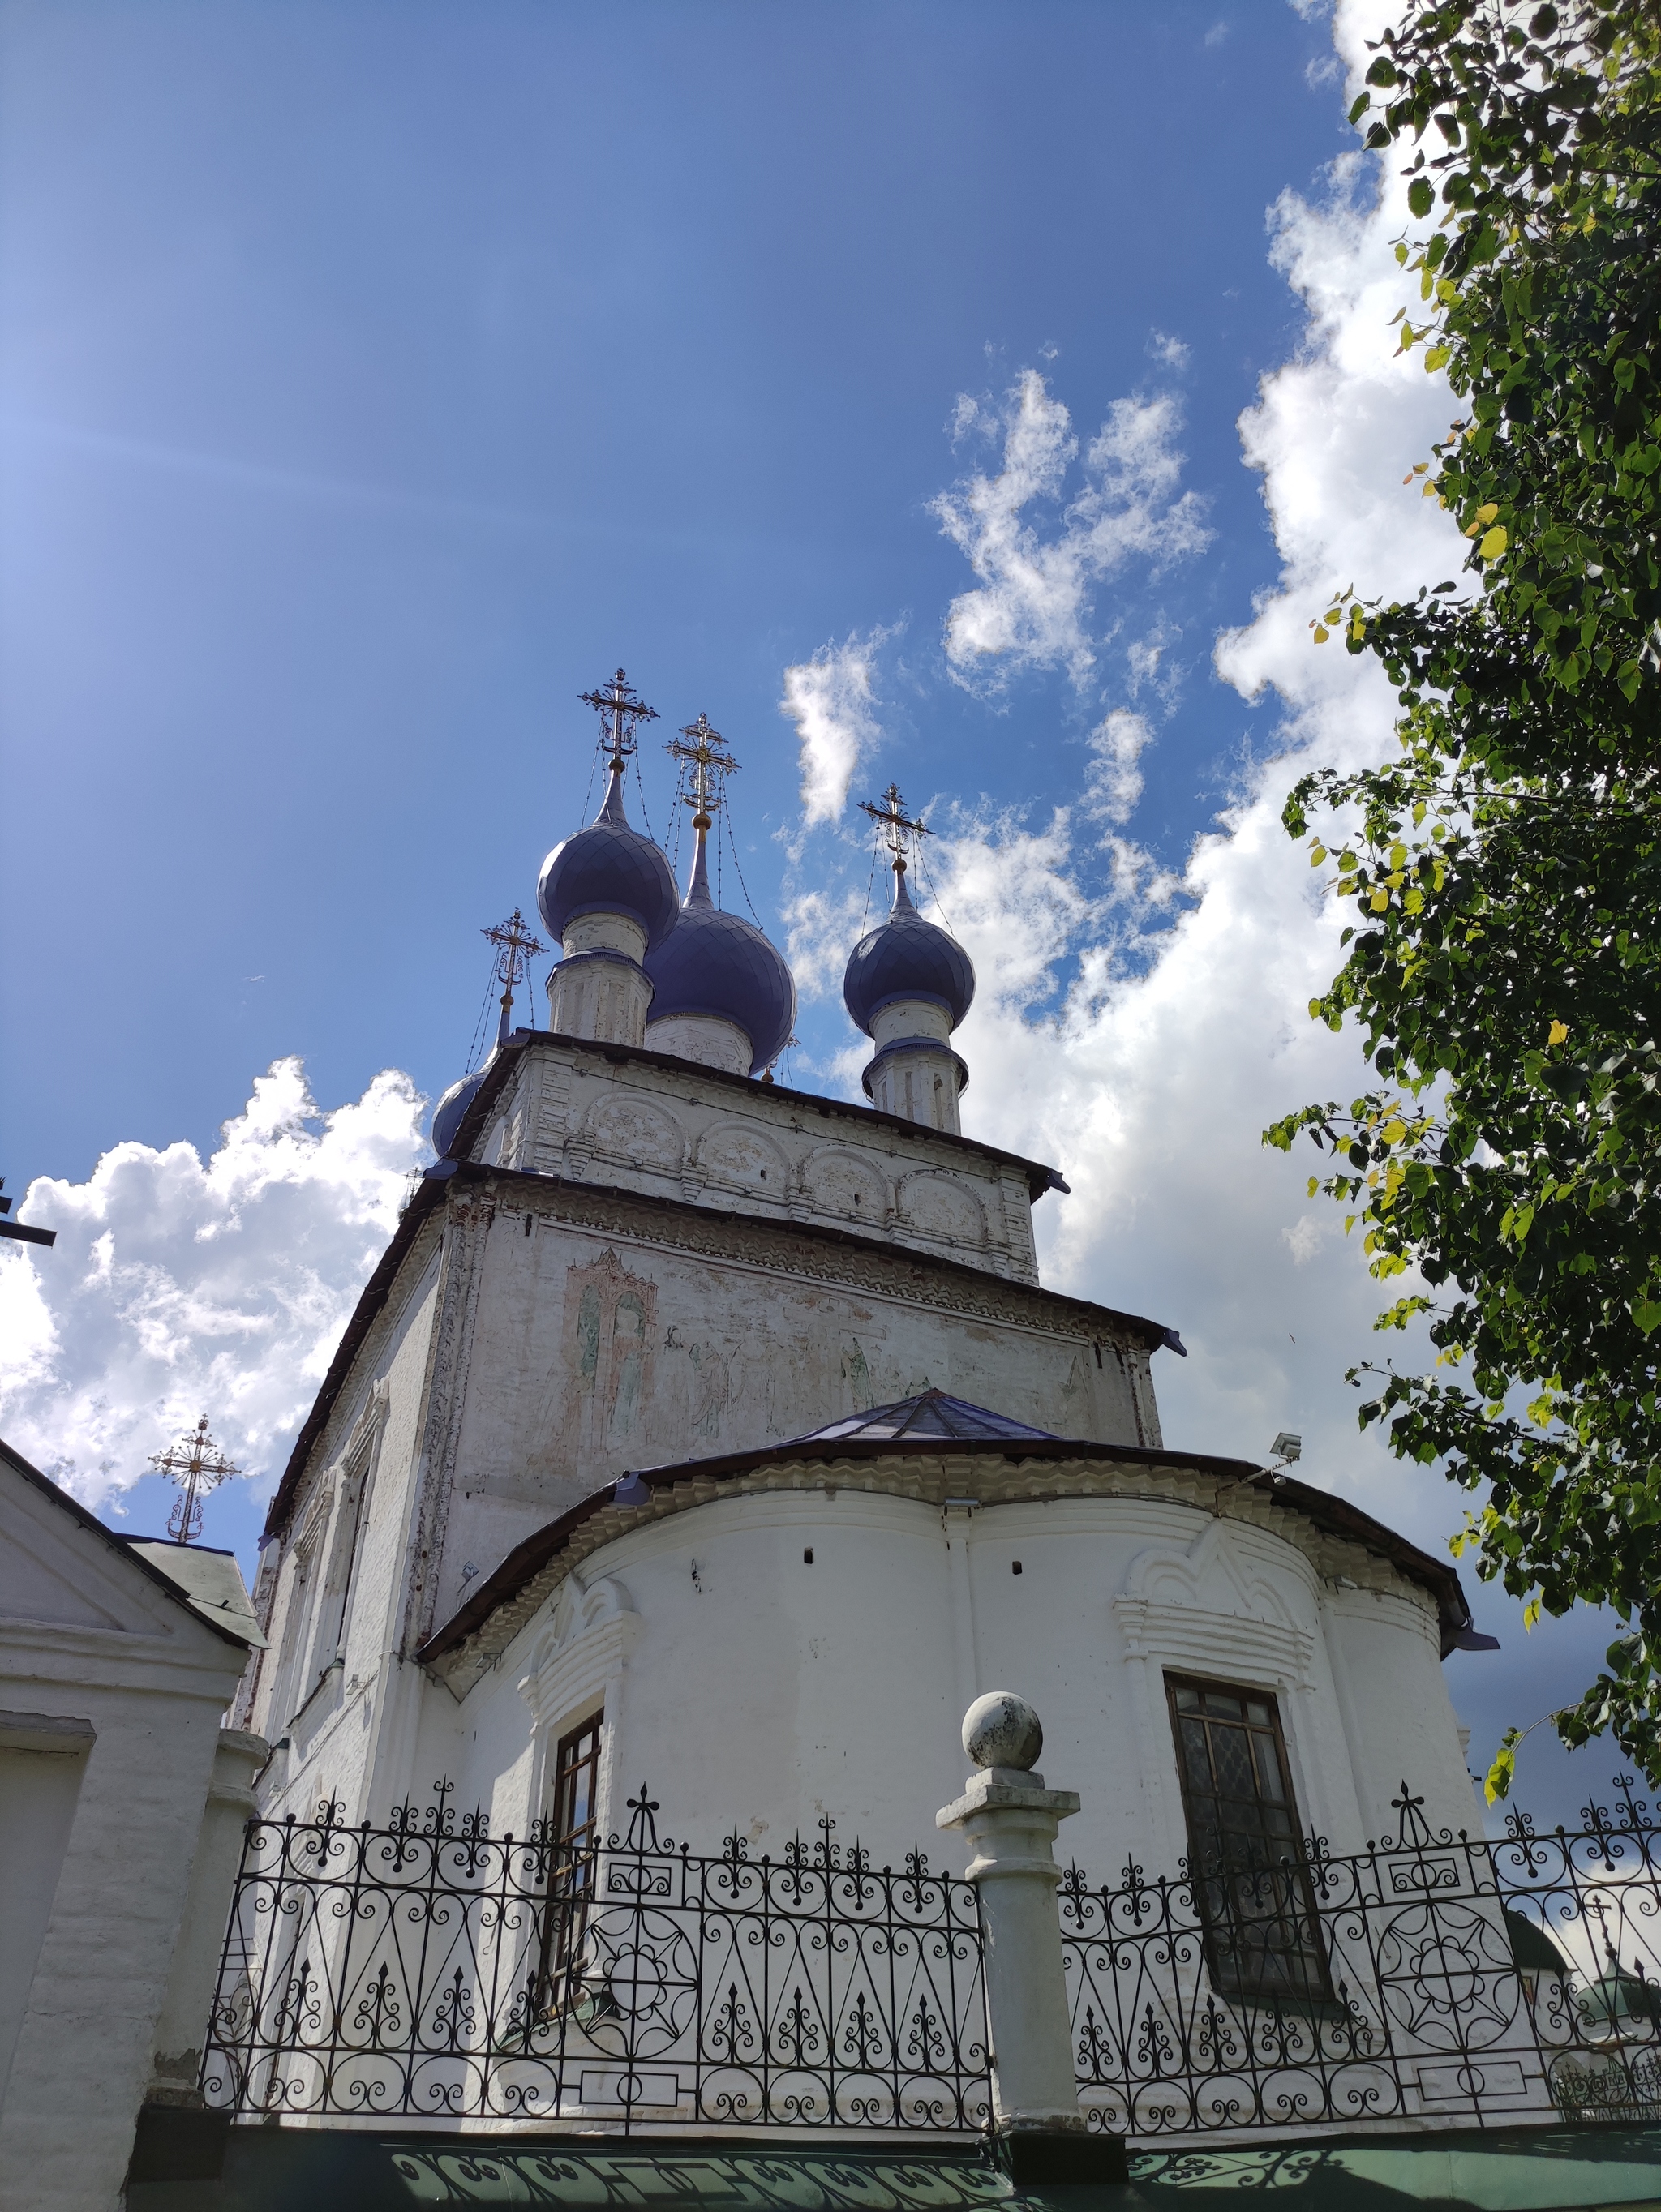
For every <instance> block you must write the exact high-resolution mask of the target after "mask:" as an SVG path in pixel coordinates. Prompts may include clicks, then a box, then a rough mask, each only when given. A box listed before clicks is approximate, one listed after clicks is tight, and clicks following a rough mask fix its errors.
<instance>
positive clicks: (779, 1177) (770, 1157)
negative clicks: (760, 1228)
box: [691, 1121, 793, 1206]
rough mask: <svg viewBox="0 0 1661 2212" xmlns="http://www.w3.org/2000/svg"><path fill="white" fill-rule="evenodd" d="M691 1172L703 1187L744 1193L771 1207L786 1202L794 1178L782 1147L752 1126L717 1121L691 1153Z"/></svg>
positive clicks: (743, 1123) (745, 1123)
mask: <svg viewBox="0 0 1661 2212" xmlns="http://www.w3.org/2000/svg"><path fill="white" fill-rule="evenodd" d="M691 1172H692V1173H693V1174H694V1175H695V1176H697V1179H698V1181H699V1182H701V1183H703V1184H705V1185H708V1184H709V1183H715V1184H717V1185H718V1186H720V1187H721V1188H723V1189H727V1190H741V1191H745V1192H746V1193H747V1194H749V1195H750V1196H751V1197H752V1198H759V1199H764V1200H767V1201H769V1202H770V1204H773V1205H777V1206H784V1205H786V1204H788V1200H789V1197H790V1187H791V1182H792V1180H793V1177H792V1174H791V1168H790V1162H789V1160H788V1158H787V1157H786V1154H785V1152H784V1150H783V1147H782V1146H779V1145H776V1144H775V1143H774V1142H773V1139H771V1138H770V1137H767V1136H764V1135H763V1134H762V1133H761V1131H760V1130H758V1129H757V1127H755V1126H754V1124H753V1123H751V1122H747V1121H717V1122H715V1124H714V1125H713V1127H710V1128H708V1129H706V1130H705V1131H704V1133H703V1136H702V1137H701V1138H700V1139H698V1142H697V1149H696V1151H695V1152H694V1153H693V1157H692V1164H691Z"/></svg>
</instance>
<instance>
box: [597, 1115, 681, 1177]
mask: <svg viewBox="0 0 1661 2212" xmlns="http://www.w3.org/2000/svg"><path fill="white" fill-rule="evenodd" d="M575 1146H577V1148H578V1149H579V1150H580V1151H581V1152H583V1153H585V1154H592V1155H593V1156H594V1157H596V1158H600V1159H606V1160H616V1161H618V1162H620V1163H621V1164H623V1165H624V1166H625V1167H631V1168H646V1169H650V1170H654V1171H655V1172H656V1173H658V1174H660V1175H671V1176H678V1174H679V1173H680V1171H681V1169H682V1166H683V1164H684V1161H685V1157H686V1139H685V1136H684V1133H683V1131H682V1129H681V1127H680V1124H679V1123H678V1121H676V1120H675V1119H674V1117H673V1115H670V1114H666V1113H665V1111H664V1110H663V1109H662V1108H661V1107H660V1106H658V1105H655V1104H654V1103H653V1102H652V1101H651V1100H649V1099H646V1098H639V1097H629V1096H627V1095H625V1096H623V1097H609V1098H601V1099H600V1100H599V1102H598V1103H596V1104H595V1105H594V1107H593V1109H591V1111H590V1112H589V1114H588V1115H587V1117H586V1119H585V1120H584V1121H583V1124H582V1127H581V1129H580V1130H579V1131H578V1133H577V1136H576V1138H575Z"/></svg>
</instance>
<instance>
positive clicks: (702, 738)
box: [663, 714, 738, 829]
mask: <svg viewBox="0 0 1661 2212" xmlns="http://www.w3.org/2000/svg"><path fill="white" fill-rule="evenodd" d="M663 750H665V752H666V753H667V754H668V756H669V757H670V758H671V760H673V761H677V762H678V763H680V767H681V770H682V773H683V775H684V778H685V781H687V782H688V783H690V784H691V790H690V791H687V792H684V793H682V796H683V798H684V799H685V801H686V804H687V805H689V806H690V807H691V808H692V809H693V814H692V827H693V828H694V829H709V823H710V817H711V816H712V815H713V814H714V812H715V809H716V807H718V806H719V805H721V793H722V792H723V791H724V789H725V788H726V784H727V777H728V776H729V775H732V773H733V769H736V768H737V766H738V763H737V762H736V761H735V760H734V759H733V756H732V754H731V753H729V752H728V751H727V740H726V738H724V737H722V735H721V732H720V731H719V730H712V729H711V728H710V726H709V716H708V715H707V714H700V715H699V716H698V718H697V721H696V722H689V723H688V724H687V725H686V726H685V728H684V730H683V731H682V732H681V733H680V735H679V737H678V738H670V740H669V742H668V744H666V746H665V747H664V749H663Z"/></svg>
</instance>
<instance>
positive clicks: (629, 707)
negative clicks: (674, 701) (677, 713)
mask: <svg viewBox="0 0 1661 2212" xmlns="http://www.w3.org/2000/svg"><path fill="white" fill-rule="evenodd" d="M577 696H578V698H579V699H581V702H582V703H583V705H584V706H585V707H592V708H594V710H595V711H596V713H597V714H599V732H600V734H599V742H600V744H601V746H602V747H604V748H606V749H609V750H610V752H611V762H610V767H611V773H612V775H622V774H623V764H624V762H625V761H626V760H627V759H628V758H629V757H630V754H631V753H633V751H634V750H635V725H636V722H655V721H656V720H657V718H658V714H657V708H655V707H648V705H647V704H646V702H645V701H644V700H643V699H642V697H641V696H640V695H639V693H638V692H636V690H635V689H634V687H633V685H632V684H630V681H629V679H628V678H627V676H626V675H625V674H624V671H623V670H622V669H620V668H619V669H618V672H617V674H616V675H615V676H614V677H613V678H611V682H610V683H609V684H601V685H600V687H599V690H598V691H579V692H578V694H577Z"/></svg>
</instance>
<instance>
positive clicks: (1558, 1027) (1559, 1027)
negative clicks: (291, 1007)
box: [1546, 1022, 1569, 1044]
mask: <svg viewBox="0 0 1661 2212" xmlns="http://www.w3.org/2000/svg"><path fill="white" fill-rule="evenodd" d="M1568 1033H1569V1025H1568V1024H1567V1022H1554V1023H1553V1024H1552V1025H1551V1029H1550V1030H1549V1032H1548V1035H1547V1037H1546V1042H1547V1043H1548V1044H1561V1043H1562V1042H1563V1040H1564V1038H1565V1037H1566V1036H1567V1035H1568Z"/></svg>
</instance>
